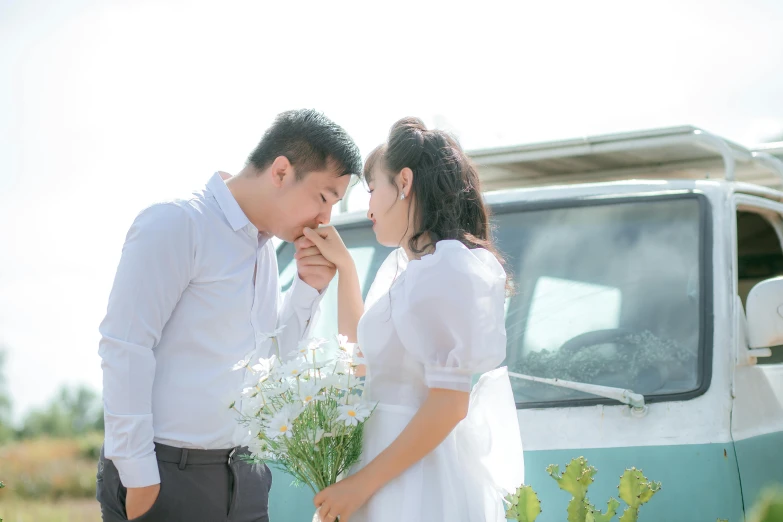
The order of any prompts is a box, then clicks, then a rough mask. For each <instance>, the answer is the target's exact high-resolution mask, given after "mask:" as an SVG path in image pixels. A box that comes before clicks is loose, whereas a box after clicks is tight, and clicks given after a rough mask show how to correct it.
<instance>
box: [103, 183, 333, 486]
mask: <svg viewBox="0 0 783 522" xmlns="http://www.w3.org/2000/svg"><path fill="white" fill-rule="evenodd" d="M320 298H321V296H320V295H319V293H318V292H317V291H316V290H315V289H314V288H312V287H310V286H308V285H307V284H306V283H304V282H303V281H301V280H300V279H299V277H298V276H296V277H295V279H294V283H293V285H292V287H291V289H290V290H289V291H288V292H287V293H286V295H285V296H281V294H280V291H279V282H278V267H277V258H276V256H275V249H274V246H273V244H272V241H270V240H269V238H268V237H265V236H263V235H261V234H259V232H258V230H257V229H256V228H255V227H254V226H253V225H252V224H251V223H250V222H249V221H248V219H247V216H245V214H244V212H242V210H241V208H240V207H239V204H238V203H237V202H236V200H235V199H234V197H233V195H232V194H231V192H230V191H229V189H228V187H227V186H226V184H225V182H224V180H223V178H222V177H221V176H220V174H215V175H214V176H213V177H212V178H211V179H210V181H209V183H208V184H207V185H206V187H205V188H204V189H203V190H201V191H199V192H196V193H194V194H193V196H192V197H191V198H189V199H187V200H176V201H171V202H167V203H160V204H156V205H153V206H151V207H148V208H147V209H145V210H143V211H142V212H141V213H140V214H139V215H138V216H137V217H136V219H135V221H134V223H133V225H132V226H131V228H130V230H129V232H128V235H127V237H126V240H125V245H124V246H123V250H122V257H121V260H120V264H119V267H118V269H117V275H116V277H115V280H114V285H113V287H112V291H111V295H110V297H109V304H108V308H107V313H106V317H105V318H104V320H103V322H102V323H101V326H100V332H101V341H100V348H99V353H100V356H101V358H102V364H101V366H102V368H103V394H104V397H103V398H104V410H105V413H104V415H105V423H106V440H105V447H104V452H105V456H106V458H108V459H111V460H112V461H113V462H114V464H115V466H116V467H117V469H118V470H119V473H120V478H121V480H122V483H123V485H124V486H125V487H142V486H149V485H152V484H157V483H159V482H160V476H159V473H158V464H157V460H156V457H155V447H154V443H153V442H158V443H162V444H167V445H170V446H175V447H180V448H198V449H227V448H231V447H234V446H238V445H241V444H242V443H243V440H244V437H245V436H246V433H244V432H243V430H242V429H241V427H240V425H239V424H238V422H237V413H236V411H234V410H232V409H230V405H231V403H232V402H233V401H235V400H237V399H238V398H239V394H240V393H241V390H242V386H243V382H244V380H245V370H244V369H242V370H232V367H233V366H234V365H235V363H236V362H237V361H239V360H241V359H243V358H244V357H246V356H247V355H248V354H249V353H255V356H257V357H258V356H267V355H269V353H268V350H269V347H270V346H271V343H270V342H269V341H268V340H266V335H265V334H268V333H271V332H273V331H274V330H275V329H276V328H279V327H281V326H282V327H284V328H283V330H282V333H281V334H280V336H279V340H280V346H281V348H280V349H281V354H284V353H287V352H289V351H291V350H293V349H294V348H295V347H296V345H297V344H298V342H299V341H300V340H301V339H302V338H304V337H305V336H306V334H307V331H308V330H309V327H310V326H311V325H312V323H313V322H314V321H315V314H316V312H317V310H318V304H319V302H320Z"/></svg>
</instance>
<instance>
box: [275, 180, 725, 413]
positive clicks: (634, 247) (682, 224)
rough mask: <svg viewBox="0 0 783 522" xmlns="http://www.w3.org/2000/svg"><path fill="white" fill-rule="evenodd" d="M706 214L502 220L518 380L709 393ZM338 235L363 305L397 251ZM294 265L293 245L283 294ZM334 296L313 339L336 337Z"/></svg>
mask: <svg viewBox="0 0 783 522" xmlns="http://www.w3.org/2000/svg"><path fill="white" fill-rule="evenodd" d="M703 205H706V203H705V202H703V201H702V200H700V199H699V198H697V197H695V196H694V195H684V196H678V197H671V196H669V197H658V198H656V197H645V198H637V200H634V201H628V200H622V202H600V203H597V202H591V203H587V204H585V203H584V202H579V203H573V202H572V203H567V204H566V203H563V202H561V203H559V206H549V207H540V206H539V207H536V208H531V207H528V208H525V207H520V208H517V209H508V208H507V209H501V208H499V209H496V210H495V212H496V214H495V216H494V218H493V221H494V224H495V226H496V228H495V236H496V239H497V246H498V248H499V250H500V251H501V252H502V253H503V254H504V256H505V257H506V261H507V269H508V271H509V273H510V274H511V276H512V277H513V280H514V286H515V291H514V293H513V294H512V295H511V296H510V297H509V298H507V300H506V332H507V338H508V343H507V358H506V361H505V364H506V365H507V366H508V367H509V369H510V370H511V371H514V372H518V373H524V374H527V375H533V376H536V377H545V378H558V379H564V380H568V381H576V382H583V383H590V384H598V385H604V386H613V387H617V388H627V389H631V390H633V391H635V392H636V393H640V394H643V395H645V397H646V398H647V399H648V400H653V401H654V400H666V399H672V400H674V399H679V398H683V396H684V394H689V393H692V392H695V391H696V390H699V389H701V388H702V384H703V382H704V380H705V376H704V375H703V374H702V372H701V371H700V368H701V367H702V366H703V357H704V354H705V353H707V350H706V349H703V347H706V346H707V344H708V339H709V338H710V336H709V335H707V336H705V332H707V330H708V328H705V327H704V325H705V321H706V320H707V318H708V316H709V314H704V313H703V311H704V310H706V309H707V303H708V300H707V299H706V298H707V296H706V295H705V293H704V289H705V288H707V290H709V288H710V287H709V283H708V281H707V279H706V274H704V273H703V270H702V257H703V252H704V251H705V247H704V245H705V244H706V243H705V240H706V239H705V232H704V231H705V223H704V221H705V218H704V209H703V208H702V206H703ZM341 234H342V237H343V239H344V240H345V243H346V244H347V245H348V246H349V248H350V249H351V252H352V254H353V255H354V259H355V260H356V264H357V268H358V270H359V274H360V279H361V283H362V290H363V292H364V293H365V294H366V292H367V289H368V288H369V286H370V284H371V282H372V278H373V276H374V274H375V271H376V270H377V269H378V267H379V266H380V263H381V262H382V261H383V260H384V259H385V258H386V255H387V254H388V253H389V251H390V249H388V248H384V247H381V246H379V245H378V244H377V243H376V242H375V238H374V235H373V233H372V230H371V229H370V228H369V227H366V226H360V227H352V228H348V229H342V230H341ZM292 256H293V248H292V246H291V245H284V246H283V247H282V248H281V249H280V251H279V255H278V259H279V262H280V267H281V269H282V270H281V273H282V278H281V279H282V281H281V282H282V283H283V285H284V287H287V286H289V285H290V282H291V280H292V278H293V275H294V272H295V265H294V264H293V262H292ZM336 292H337V285H336V282H333V283H332V284H331V285H330V287H329V289H328V290H327V295H326V296H325V298H324V301H323V302H322V306H321V315H320V318H319V320H318V323H317V326H316V331H314V332H313V334H314V335H317V336H327V335H333V334H335V333H336V325H337V294H336ZM707 333H709V332H707ZM512 386H513V387H514V395H515V398H516V401H517V404H518V406H519V407H546V406H555V405H558V404H560V405H562V403H563V402H567V403H571V402H573V401H578V402H584V403H593V402H607V401H606V400H605V399H600V398H596V396H594V395H591V394H589V393H584V392H580V391H576V390H571V389H567V388H559V387H555V386H551V385H548V384H543V383H538V382H529V381H522V380H517V379H514V380H512ZM609 402H610V401H609Z"/></svg>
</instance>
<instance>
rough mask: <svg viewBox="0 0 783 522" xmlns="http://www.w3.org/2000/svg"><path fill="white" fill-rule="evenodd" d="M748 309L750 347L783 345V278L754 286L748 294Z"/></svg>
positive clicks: (768, 280)
mask: <svg viewBox="0 0 783 522" xmlns="http://www.w3.org/2000/svg"><path fill="white" fill-rule="evenodd" d="M747 309H748V312H747V318H748V344H749V345H750V346H749V347H750V348H751V349H752V348H769V347H771V346H780V345H783V277H776V278H774V279H767V280H766V281H762V282H760V283H759V284H757V285H756V286H754V287H753V288H752V289H751V291H750V293H749V294H748V302H747Z"/></svg>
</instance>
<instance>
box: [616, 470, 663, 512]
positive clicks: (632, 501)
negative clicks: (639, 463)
mask: <svg viewBox="0 0 783 522" xmlns="http://www.w3.org/2000/svg"><path fill="white" fill-rule="evenodd" d="M617 489H618V491H619V492H620V498H621V499H623V502H625V503H626V504H628V507H627V508H626V509H625V511H624V512H623V514H622V516H620V522H636V521H637V520H638V518H639V508H640V507H641V506H642V505H643V504H646V503H647V502H649V501H650V499H651V498H652V497H653V495H655V494H656V493H657V492H658V491H660V489H661V483H660V482H651V481H649V480H647V477H645V476H644V475H643V474H642V472H641V471H640V470H638V469H636V468H631V469H626V470H625V473H623V475H622V476H621V477H620V485H619V486H618V487H617Z"/></svg>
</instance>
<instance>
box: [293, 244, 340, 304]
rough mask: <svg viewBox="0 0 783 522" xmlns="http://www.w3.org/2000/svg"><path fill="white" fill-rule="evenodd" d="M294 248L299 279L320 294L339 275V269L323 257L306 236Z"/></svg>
mask: <svg viewBox="0 0 783 522" xmlns="http://www.w3.org/2000/svg"><path fill="white" fill-rule="evenodd" d="M294 247H295V248H296V268H297V270H298V271H299V278H300V279H301V280H302V281H304V282H305V283H307V284H308V285H310V286H311V287H313V288H315V289H316V290H318V291H319V292H321V291H323V289H324V288H326V287H327V286H329V283H330V282H331V280H332V279H333V278H334V274H335V273H337V267H336V266H335V265H334V263H331V262H330V261H328V260H327V259H326V258H325V257H324V256H323V255H321V252H320V251H319V250H318V249H317V248H315V244H314V243H313V242H312V241H310V240H309V239H307V238H306V237H304V236H302V237H300V238H299V239H297V240H296V241H294Z"/></svg>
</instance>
